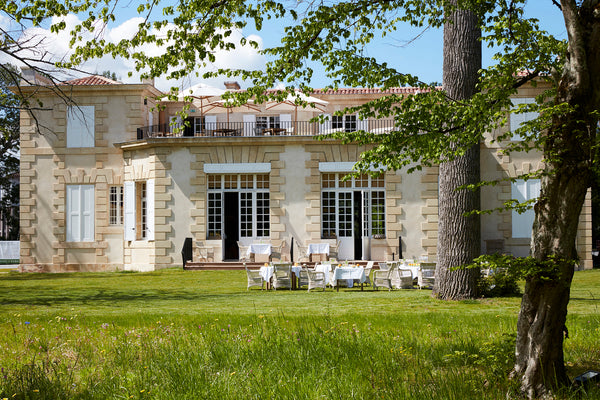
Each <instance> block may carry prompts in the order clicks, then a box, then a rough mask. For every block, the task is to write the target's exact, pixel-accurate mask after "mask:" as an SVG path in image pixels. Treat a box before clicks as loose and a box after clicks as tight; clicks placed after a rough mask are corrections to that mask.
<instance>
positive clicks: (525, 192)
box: [511, 179, 540, 238]
mask: <svg viewBox="0 0 600 400" xmlns="http://www.w3.org/2000/svg"><path fill="white" fill-rule="evenodd" d="M511 195H512V196H511V197H512V198H513V199H515V200H517V201H519V202H521V203H522V202H525V201H527V200H533V199H535V198H537V197H539V195H540V180H539V179H529V180H524V179H517V180H516V181H515V182H513V183H512V185H511ZM534 217H535V211H534V210H533V209H529V210H527V211H525V212H523V213H521V214H519V213H518V212H517V211H515V210H513V211H512V237H513V238H530V237H531V229H532V228H533V219H534Z"/></svg>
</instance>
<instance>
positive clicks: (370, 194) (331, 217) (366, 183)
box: [321, 173, 385, 239]
mask: <svg viewBox="0 0 600 400" xmlns="http://www.w3.org/2000/svg"><path fill="white" fill-rule="evenodd" d="M345 175H346V174H345V173H323V174H322V175H321V237H322V238H323V239H334V238H337V237H349V236H353V232H352V230H353V218H354V212H353V201H354V200H355V199H354V194H355V193H356V192H360V193H362V198H361V201H362V210H363V212H362V215H363V230H364V235H365V236H370V235H385V190H383V188H384V186H385V180H384V177H383V175H381V176H378V177H371V176H369V175H361V176H359V177H356V178H352V179H348V180H342V178H343V177H344V176H345Z"/></svg>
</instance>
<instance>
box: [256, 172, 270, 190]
mask: <svg viewBox="0 0 600 400" xmlns="http://www.w3.org/2000/svg"><path fill="white" fill-rule="evenodd" d="M256 187H257V189H268V188H269V174H261V175H256Z"/></svg>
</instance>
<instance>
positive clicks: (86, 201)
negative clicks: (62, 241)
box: [66, 185, 95, 242]
mask: <svg viewBox="0 0 600 400" xmlns="http://www.w3.org/2000/svg"><path fill="white" fill-rule="evenodd" d="M66 200H67V204H66V214H67V221H66V224H67V242H93V241H94V222H95V215H94V185H67V199H66Z"/></svg>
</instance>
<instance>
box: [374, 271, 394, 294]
mask: <svg viewBox="0 0 600 400" xmlns="http://www.w3.org/2000/svg"><path fill="white" fill-rule="evenodd" d="M394 271H395V265H392V266H390V268H388V269H387V270H378V271H375V272H373V288H375V289H376V290H379V288H380V287H385V288H388V290H392V274H393V273H394Z"/></svg>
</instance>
